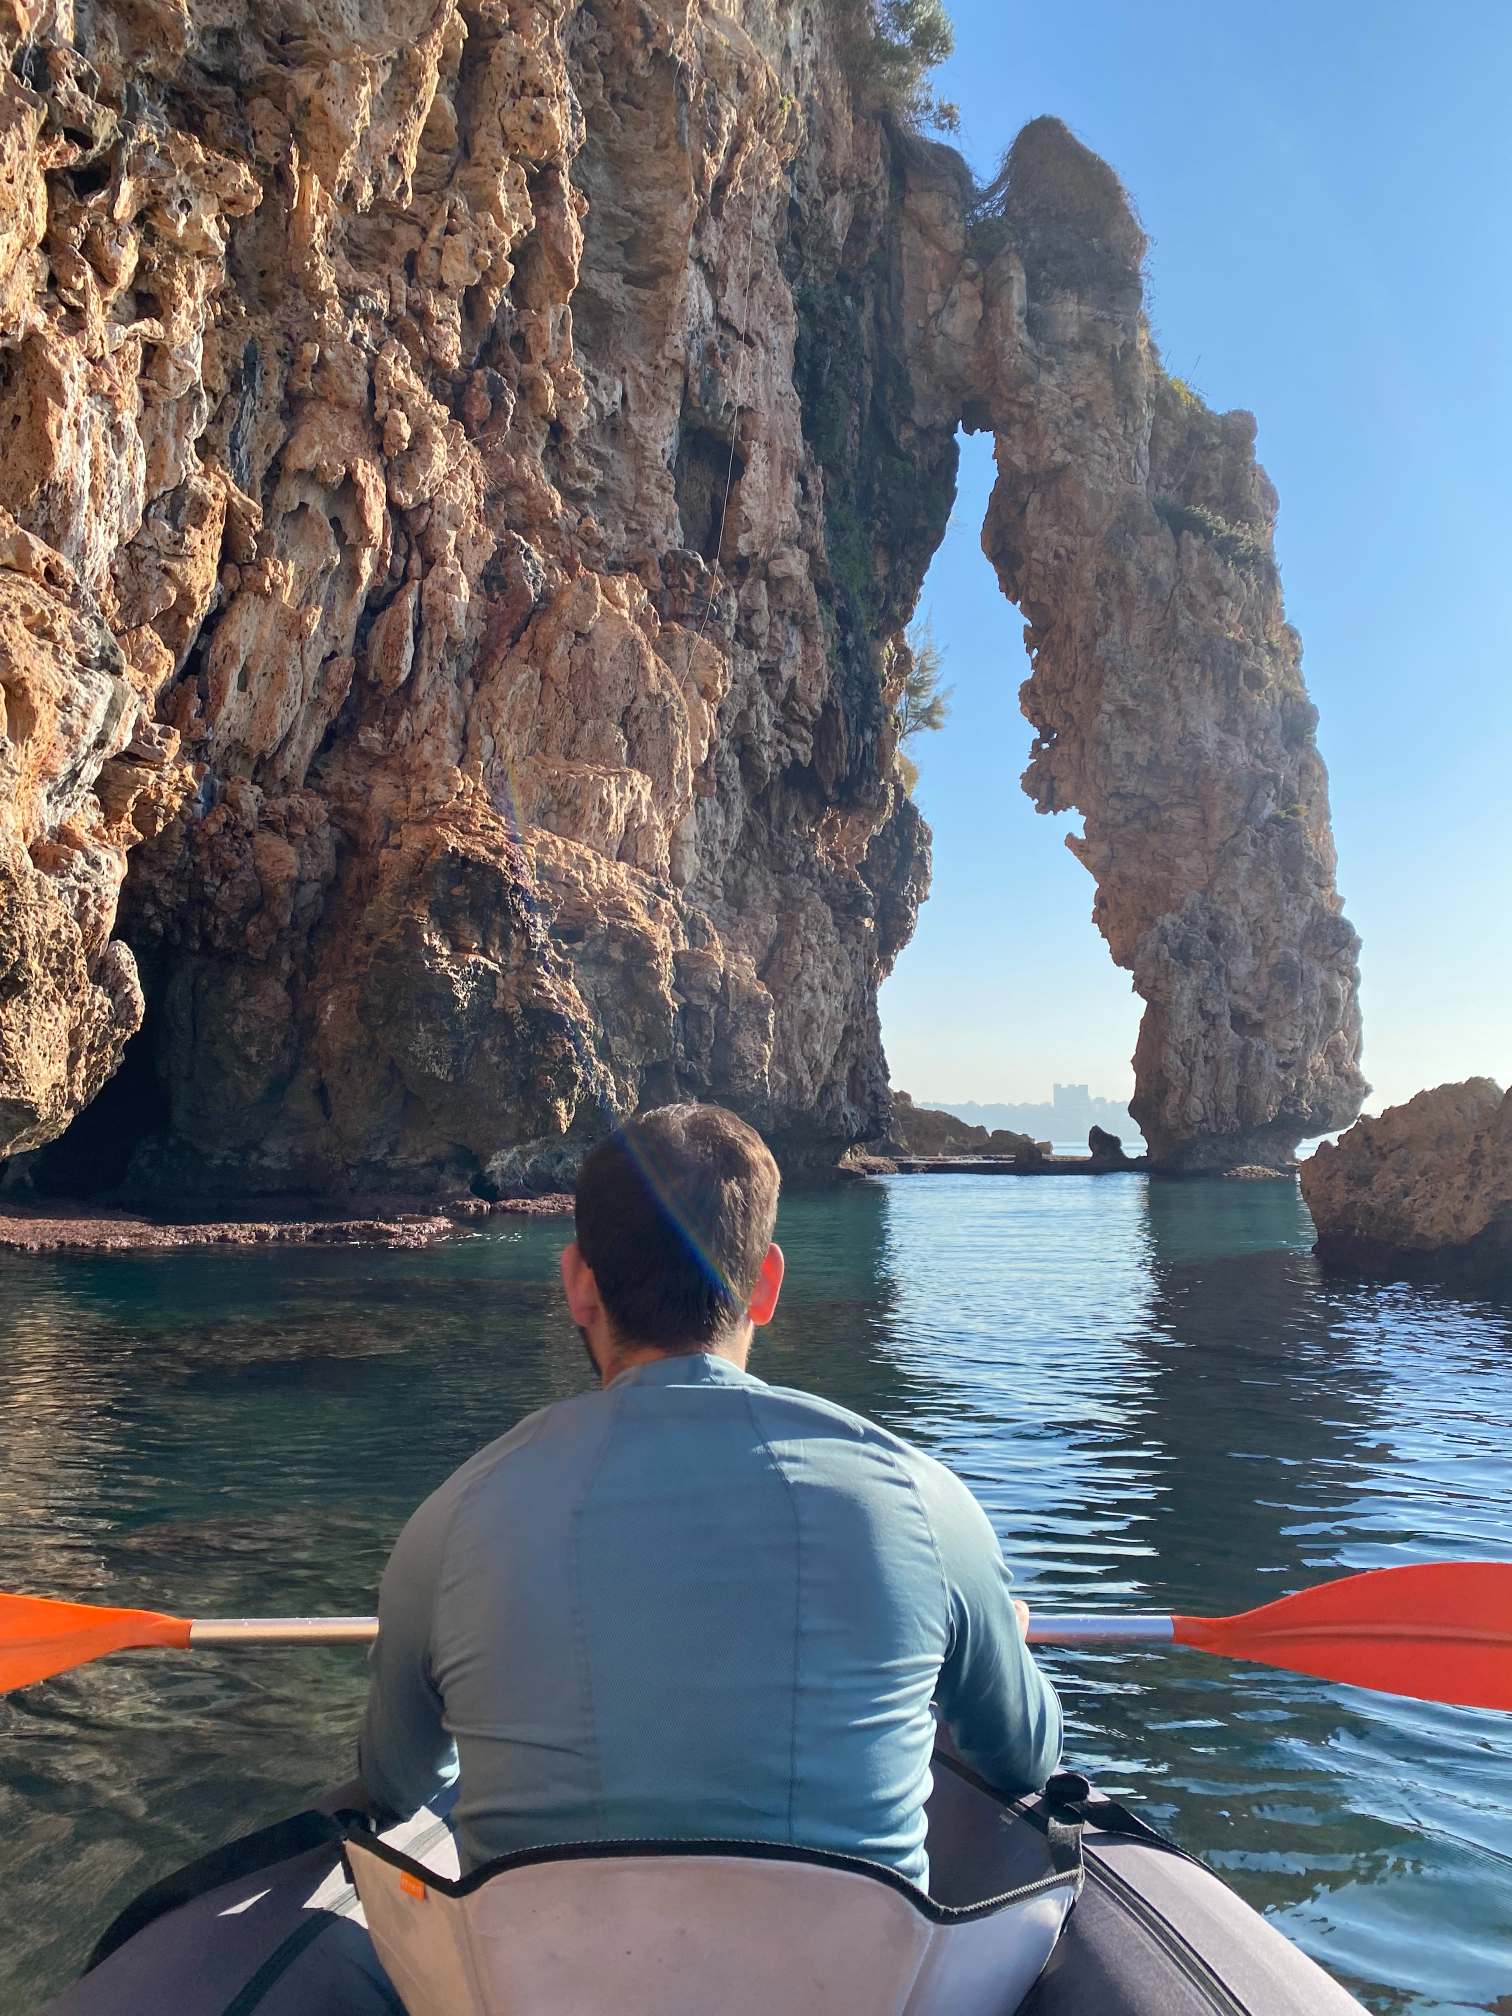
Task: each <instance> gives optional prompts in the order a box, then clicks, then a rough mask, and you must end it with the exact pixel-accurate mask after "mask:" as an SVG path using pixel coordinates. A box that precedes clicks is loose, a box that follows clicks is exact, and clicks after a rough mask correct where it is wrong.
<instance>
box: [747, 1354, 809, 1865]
mask: <svg viewBox="0 0 1512 2016" xmlns="http://www.w3.org/2000/svg"><path fill="white" fill-rule="evenodd" d="M744 1391H745V1402H746V1411H747V1412H748V1413H749V1415H750V1417H751V1427H752V1428H753V1429H754V1431H755V1433H756V1436H757V1438H758V1440H759V1441H760V1443H761V1446H762V1448H763V1449H765V1451H766V1453H767V1461H768V1462H769V1463H770V1464H771V1466H772V1468H773V1469H774V1470H775V1471H776V1473H777V1475H778V1476H779V1477H780V1478H781V1479H782V1483H783V1487H784V1489H785V1490H786V1492H787V1497H788V1503H789V1505H790V1506H791V1507H792V1511H793V1715H792V1721H791V1724H790V1725H789V1727H790V1735H789V1741H788V1814H787V1830H788V1840H789V1842H792V1841H795V1840H796V1838H797V1835H796V1831H795V1824H794V1816H795V1813H796V1809H797V1803H798V1704H799V1701H800V1700H801V1698H802V1684H803V1519H802V1515H801V1514H800V1512H799V1510H798V1491H797V1487H796V1486H795V1485H794V1483H793V1480H792V1478H791V1477H789V1475H788V1474H787V1471H786V1470H785V1469H784V1468H783V1466H782V1463H781V1462H780V1460H779V1459H778V1455H777V1452H776V1450H775V1449H774V1448H773V1447H772V1444H771V1440H770V1438H769V1436H768V1435H767V1432H766V1430H765V1429H764V1428H763V1427H762V1425H761V1422H760V1420H759V1419H758V1418H757V1414H756V1396H755V1394H754V1393H753V1392H752V1391H751V1390H750V1389H749V1388H746V1389H744Z"/></svg>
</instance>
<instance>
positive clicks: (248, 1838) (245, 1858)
mask: <svg viewBox="0 0 1512 2016" xmlns="http://www.w3.org/2000/svg"><path fill="white" fill-rule="evenodd" d="M340 1839H341V1829H340V1827H339V1826H338V1825H337V1823H336V1822H335V1821H334V1820H333V1819H332V1818H331V1816H330V1815H329V1814H328V1813H316V1812H313V1811H312V1812H308V1813H296V1814H294V1815H293V1817H292V1818H291V1819H288V1820H276V1821H275V1822H274V1823H273V1825H272V1826H271V1827H260V1828H259V1829H258V1830H257V1832H256V1833H255V1834H247V1835H244V1836H243V1837H242V1838H241V1840H239V1841H231V1842H228V1843H227V1844H226V1846H225V1847H224V1848H213V1849H212V1850H211V1851H210V1853H209V1854H208V1855H201V1856H200V1858H199V1859H198V1861H195V1862H191V1863H189V1865H188V1866H187V1867H186V1868H183V1869H176V1870H175V1871H174V1872H173V1874H172V1875H171V1876H165V1877H163V1879H162V1881H161V1882H158V1883H154V1884H153V1885H152V1886H151V1888H150V1889H147V1890H144V1891H143V1892H142V1894H141V1896H140V1897H137V1898H134V1899H133V1900H132V1902H131V1903H130V1904H128V1905H127V1906H126V1908H125V1910H124V1911H122V1912H121V1913H120V1915H119V1916H118V1917H116V1918H114V1919H112V1920H111V1922H110V1924H109V1925H107V1926H106V1928H105V1930H104V1931H103V1932H102V1933H101V1934H100V1936H99V1938H98V1939H97V1940H96V1942H95V1949H94V1951H93V1952H92V1953H91V1954H90V1956H89V1959H88V1961H87V1962H86V1963H85V1967H84V1972H85V1973H86V1974H87V1973H88V1972H89V1971H90V1969H91V1968H92V1967H98V1966H99V1964H100V1962H101V1961H102V1960H108V1959H109V1958H110V1956H111V1954H112V1953H114V1952H115V1951H116V1950H117V1948H118V1947H121V1946H124V1945H125V1944H126V1941H127V1940H128V1939H134V1938H135V1937H136V1935H137V1933H138V1932H141V1931H143V1930H144V1929H145V1928H146V1927H147V1926H148V1925H151V1924H152V1923H153V1921H154V1920H155V1919H158V1918H162V1917H164V1916H165V1915H166V1914H167V1913H168V1912H170V1911H177V1910H178V1909H179V1907H180V1905H183V1904H189V1903H192V1902H193V1900H194V1899H195V1898H196V1897H203V1896H204V1895H205V1894H206V1893H207V1892H208V1891H211V1890H219V1889H220V1887H221V1885H222V1884H223V1883H234V1882H235V1881H236V1879H237V1877H238V1876H252V1875H255V1874H256V1873H257V1871H258V1870H259V1869H267V1868H269V1867H270V1866H271V1865H272V1864H273V1863H275V1862H283V1861H286V1860H287V1859H288V1858H289V1857H290V1856H291V1855H302V1854H303V1853H304V1852H305V1850H306V1849H308V1848H318V1847H320V1846H321V1844H322V1843H324V1842H327V1841H329V1842H332V1843H335V1842H337V1841H339V1840H340ZM334 1860H335V1857H334V1856H333V1857H332V1861H333V1862H334Z"/></svg>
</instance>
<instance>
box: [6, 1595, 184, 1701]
mask: <svg viewBox="0 0 1512 2016" xmlns="http://www.w3.org/2000/svg"><path fill="white" fill-rule="evenodd" d="M188 1643H189V1619H188V1618H187V1617H164V1616H163V1615H162V1614H161V1613H160V1612H159V1611H156V1610H106V1609H104V1608H102V1607H101V1606H99V1605H97V1604H94V1603H55V1602H54V1601H53V1600H52V1599H51V1598H50V1597H47V1596H0V1694H9V1693H10V1691H11V1690H12V1688H15V1687H30V1686H31V1685H32V1683H33V1682H34V1681H36V1680H47V1679H50V1678H51V1677H52V1675H53V1674H54V1673H66V1672H67V1671H68V1669H69V1668H70V1667H71V1666H87V1665H88V1663H89V1661H90V1660H91V1659H100V1658H103V1657H104V1655H105V1654H106V1653H107V1652H125V1651H129V1650H130V1649H131V1648H132V1647H133V1646H142V1645H179V1646H187V1645H188Z"/></svg>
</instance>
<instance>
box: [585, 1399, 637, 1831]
mask: <svg viewBox="0 0 1512 2016" xmlns="http://www.w3.org/2000/svg"><path fill="white" fill-rule="evenodd" d="M627 1390H629V1389H627V1388H625V1387H621V1388H620V1390H619V1392H616V1391H615V1390H614V1388H613V1387H612V1386H609V1387H606V1388H605V1389H604V1398H605V1399H606V1400H607V1401H608V1402H609V1419H608V1421H607V1422H606V1423H605V1426H604V1437H603V1440H602V1442H600V1444H599V1449H598V1454H597V1455H596V1456H595V1457H594V1459H593V1467H592V1468H591V1469H590V1470H589V1472H588V1475H587V1476H586V1477H585V1478H584V1479H583V1488H582V1490H581V1491H580V1492H579V1493H578V1501H577V1503H576V1505H574V1506H573V1508H572V1644H573V1650H574V1651H575V1652H576V1654H577V1661H578V1671H579V1674H580V1675H581V1678H582V1684H583V1705H584V1707H585V1708H586V1709H587V1711H588V1743H589V1755H590V1761H591V1764H592V1769H593V1787H594V1807H595V1810H596V1812H597V1814H598V1824H599V1828H600V1830H601V1831H602V1829H603V1827H604V1824H605V1815H604V1757H603V1745H602V1744H601V1742H600V1741H599V1726H598V1711H597V1709H596V1708H595V1707H594V1700H593V1661H592V1660H591V1659H590V1658H589V1656H588V1631H587V1627H586V1625H585V1622H584V1618H583V1581H582V1558H583V1542H582V1525H583V1519H584V1516H585V1515H586V1513H587V1510H588V1500H589V1498H590V1496H591V1495H592V1492H593V1487H594V1485H595V1484H596V1483H597V1482H598V1474H599V1472H600V1470H602V1469H603V1467H604V1462H605V1459H606V1458H607V1456H608V1454H609V1444H610V1443H611V1442H612V1441H613V1439H614V1431H615V1428H616V1426H617V1425H618V1423H619V1417H620V1413H621V1411H622V1405H623V1400H624V1395H625V1392H626V1391H627Z"/></svg>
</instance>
